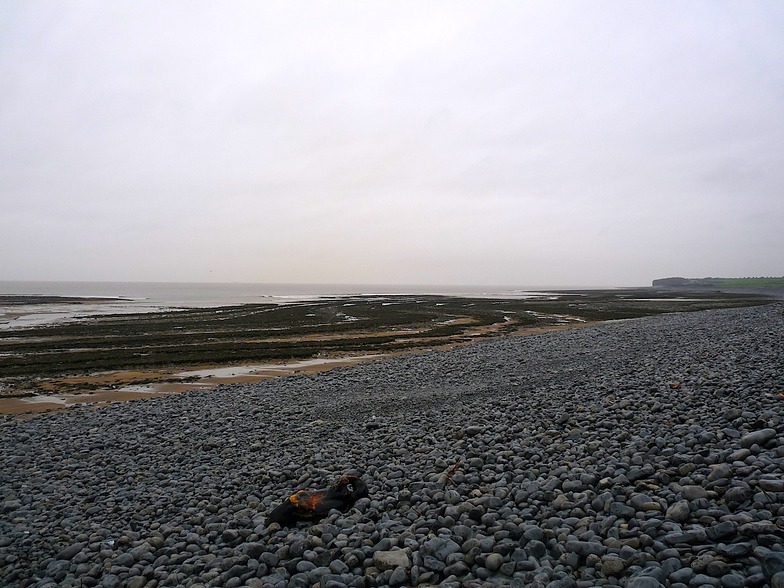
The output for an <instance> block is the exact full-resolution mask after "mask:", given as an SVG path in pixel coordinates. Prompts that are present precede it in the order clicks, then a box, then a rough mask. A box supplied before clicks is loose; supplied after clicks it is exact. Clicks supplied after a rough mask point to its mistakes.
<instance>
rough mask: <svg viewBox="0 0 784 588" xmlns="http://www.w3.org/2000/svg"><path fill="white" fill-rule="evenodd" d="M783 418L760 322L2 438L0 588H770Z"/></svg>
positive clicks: (12, 426)
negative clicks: (309, 513) (296, 505)
mask: <svg viewBox="0 0 784 588" xmlns="http://www.w3.org/2000/svg"><path fill="white" fill-rule="evenodd" d="M783 395H784V305H782V304H771V305H766V306H757V307H754V308H739V309H725V310H709V311H701V312H693V313H685V314H668V315H660V316H654V317H647V318H640V319H631V320H624V321H617V322H607V323H601V324H598V325H595V326H591V327H586V328H583V329H574V330H561V331H552V332H548V333H543V334H539V335H533V336H529V337H519V338H518V337H507V338H503V339H496V340H488V341H483V342H479V343H476V344H473V345H469V346H464V347H457V348H454V349H450V350H440V351H432V352H428V353H423V354H418V355H410V356H402V357H393V358H388V359H384V360H379V361H370V362H368V363H364V364H360V365H357V366H353V367H345V368H336V369H334V370H332V371H329V372H324V373H319V374H314V375H301V376H292V377H289V378H284V379H278V380H269V381H265V382H259V383H254V384H244V385H228V386H222V387H219V388H218V389H215V390H211V391H207V392H192V393H189V394H186V395H171V396H164V397H161V398H156V399H150V400H143V401H131V402H126V403H116V404H111V405H109V406H106V407H103V408H98V409H96V408H81V407H80V408H73V409H69V410H67V411H63V412H57V413H51V414H44V415H40V416H37V417H34V418H30V419H18V418H13V417H3V419H2V420H1V421H0V427H2V434H1V435H0V439H2V440H1V441H0V444H1V447H2V452H0V460H1V461H2V467H1V468H0V480H2V481H1V483H0V492H2V502H0V509H1V510H2V517H0V584H2V585H8V586H41V587H43V586H107V587H109V586H127V587H132V588H141V587H145V586H147V587H153V586H226V587H239V586H251V587H253V586H276V587H277V586H314V585H316V586H323V587H342V586H386V585H401V586H408V585H445V586H484V585H488V586H490V585H499V586H509V585H511V586H541V587H545V586H547V587H551V588H556V587H586V588H587V587H589V586H626V587H630V588H632V587H633V588H647V587H655V586H660V585H663V586H673V587H677V588H682V587H695V586H716V587H723V588H733V587H737V588H740V587H743V586H749V587H755V586H759V587H762V586H765V585H770V586H773V587H776V588H780V587H782V586H784V547H783V546H782V544H783V543H784V473H783V472H784V397H783ZM351 470H355V471H358V472H360V473H361V475H362V477H363V479H364V480H365V482H366V483H367V484H368V487H369V497H368V498H363V499H360V500H359V501H358V502H357V503H356V505H355V507H354V508H353V509H351V510H349V511H348V512H346V513H339V512H337V511H333V512H332V513H331V514H330V515H329V516H327V518H325V519H323V520H322V521H320V522H318V523H315V524H308V523H300V524H299V526H295V527H289V528H279V527H278V525H271V526H267V525H266V515H267V514H268V513H269V512H270V510H271V509H272V508H274V507H275V506H276V505H277V504H279V503H280V501H281V500H282V499H284V498H285V497H286V496H287V495H288V494H290V493H292V492H294V491H296V490H298V489H301V488H318V487H323V486H324V485H325V484H328V483H330V482H332V481H334V480H335V479H336V478H338V477H339V476H340V475H341V474H343V473H344V472H347V471H351Z"/></svg>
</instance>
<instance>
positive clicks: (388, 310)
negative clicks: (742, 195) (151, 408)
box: [0, 288, 770, 413]
mask: <svg viewBox="0 0 784 588" xmlns="http://www.w3.org/2000/svg"><path fill="white" fill-rule="evenodd" d="M63 301H68V302H72V300H71V299H60V298H57V297H47V298H46V299H43V298H40V297H19V296H16V297H8V299H4V298H3V297H0V302H3V303H5V304H8V305H11V306H13V305H14V304H16V305H22V304H36V305H40V306H41V307H42V309H43V308H45V307H46V306H47V305H56V304H62V303H63ZM83 302H84V305H85V316H84V317H83V318H80V319H79V320H73V321H68V322H63V323H55V324H48V325H41V326H34V327H27V328H7V329H4V330H0V413H24V412H40V411H48V410H53V409H59V408H63V407H66V406H70V405H73V404H84V403H93V404H95V403H99V404H100V403H106V402H112V401H118V400H128V399H136V398H146V397H153V396H159V395H162V394H170V393H175V392H184V391H190V390H198V389H204V388H209V387H214V386H216V385H219V384H230V383H243V382H245V383H247V382H253V381H259V380H265V379H269V378H271V377H278V376H281V375H289V374H296V373H313V372H315V371H321V370H324V369H329V368H331V367H335V366H338V365H346V364H347V363H357V362H360V361H364V360H366V359H368V358H375V357H377V356H388V355H396V354H400V353H410V352H417V351H422V350H428V349H435V348H447V347H452V346H455V345H464V344H468V343H472V342H475V341H478V340H483V339H488V338H493V337H502V336H513V335H521V334H526V333H535V332H538V331H540V330H542V329H553V328H574V327H578V326H584V325H586V324H592V323H595V322H602V321H607V320H619V319H628V318H634V317H642V316H651V315H657V314H662V313H671V312H691V311H698V310H705V309H715V308H730V307H739V306H754V305H760V304H766V303H769V302H770V299H769V298H768V297H765V296H760V295H753V294H747V293H738V292H733V293H722V292H717V291H704V290H700V291H693V290H684V291H679V290H673V289H657V288H640V289H615V290H582V291H557V292H546V293H537V294H531V295H530V296H528V297H525V298H515V299H490V298H463V297H452V296H427V295H368V296H342V297H336V298H330V299H319V300H316V301H309V302H297V303H291V304H285V305H280V304H244V305H238V306H228V307H218V308H196V309H178V310H171V311H165V312H146V313H138V314H114V315H104V314H96V315H91V314H90V308H92V307H94V306H96V305H100V304H101V302H102V301H101V299H89V300H84V301H83Z"/></svg>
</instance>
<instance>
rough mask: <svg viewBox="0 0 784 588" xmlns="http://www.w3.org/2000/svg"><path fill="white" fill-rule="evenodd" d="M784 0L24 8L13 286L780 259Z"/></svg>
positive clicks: (6, 245) (11, 29)
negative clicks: (36, 281)
mask: <svg viewBox="0 0 784 588" xmlns="http://www.w3.org/2000/svg"><path fill="white" fill-rule="evenodd" d="M782 31H784V2H781V1H780V0H772V1H770V2H758V1H753V0H752V1H745V0H744V1H740V0H739V1H733V2H724V1H716V0H710V1H706V2H694V1H686V2H681V1H671V2H667V1H659V0H656V1H651V2H645V1H635V2H626V1H609V2H602V1H596V0H592V1H590V2H589V1H580V2H569V1H560V2H549V1H548V2H546V1H541V2H518V1H515V2H513V1H486V0H482V1H471V2H427V1H424V2H422V1H416V2H406V1H399V0H395V1H389V2H373V1H368V0H362V1H356V2H350V1H339V2H338V1H335V2H304V1H296V0H295V1H290V0H287V1H281V2H255V1H254V2H250V1H249V2H195V1H191V0H182V1H165V0H164V1H160V0H155V1H149V2H146V1H136V0H134V1H124V2H119V1H103V0H101V1H93V2H91V1H67V0H66V1H61V2H47V1H44V2H35V1H30V0H23V1H16V2H15V1H11V0H4V1H3V2H2V4H0V211H1V212H0V251H2V254H0V279H6V280H34V279H39V280H123V281H126V280H127V281H137V280H139V281H158V280H161V281H240V282H327V283H385V284H390V283H391V284H395V283H398V284H479V285H517V286H537V285H547V286H568V285H571V286H589V285H593V286H626V285H646V284H649V283H650V281H651V280H652V279H653V278H657V277H666V276H674V275H682V276H690V277H703V276H727V277H729V276H760V275H782V274H784V66H783V64H784V34H782Z"/></svg>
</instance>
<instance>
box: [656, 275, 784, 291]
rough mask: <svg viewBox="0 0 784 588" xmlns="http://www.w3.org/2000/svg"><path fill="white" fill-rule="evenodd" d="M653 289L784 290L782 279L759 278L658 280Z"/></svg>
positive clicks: (783, 279)
mask: <svg viewBox="0 0 784 588" xmlns="http://www.w3.org/2000/svg"><path fill="white" fill-rule="evenodd" d="M653 287H654V288H656V287H667V288H672V287H686V288H784V277H780V278H774V277H765V278H763V277H760V278H659V279H657V280H653Z"/></svg>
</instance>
